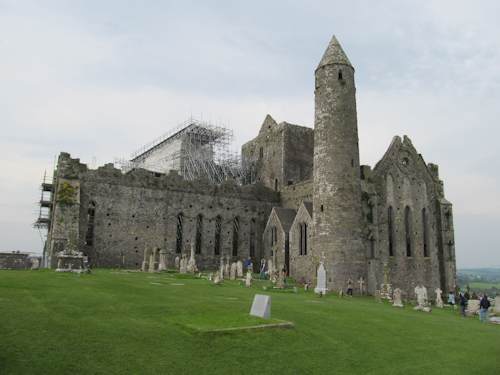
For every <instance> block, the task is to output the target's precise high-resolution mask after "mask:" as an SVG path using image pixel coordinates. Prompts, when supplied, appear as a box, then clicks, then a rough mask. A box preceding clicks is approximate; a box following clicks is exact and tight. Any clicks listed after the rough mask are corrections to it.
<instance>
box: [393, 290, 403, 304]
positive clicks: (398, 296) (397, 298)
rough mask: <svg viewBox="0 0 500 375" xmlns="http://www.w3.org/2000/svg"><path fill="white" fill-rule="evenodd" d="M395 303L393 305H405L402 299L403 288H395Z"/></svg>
mask: <svg viewBox="0 0 500 375" xmlns="http://www.w3.org/2000/svg"><path fill="white" fill-rule="evenodd" d="M392 298H393V301H394V302H393V303H392V306H394V307H404V306H403V301H402V300H401V289H399V288H396V289H394V293H393V297H392Z"/></svg>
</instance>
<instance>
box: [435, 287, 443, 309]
mask: <svg viewBox="0 0 500 375" xmlns="http://www.w3.org/2000/svg"><path fill="white" fill-rule="evenodd" d="M434 292H435V293H436V307H439V308H440V309H442V308H443V306H444V304H443V297H442V294H443V291H442V290H441V289H440V288H437V289H436V290H435V291H434Z"/></svg>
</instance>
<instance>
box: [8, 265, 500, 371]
mask: <svg viewBox="0 0 500 375" xmlns="http://www.w3.org/2000/svg"><path fill="white" fill-rule="evenodd" d="M264 284H267V282H258V283H256V285H255V286H254V287H252V288H251V289H247V288H245V287H243V286H241V285H239V282H227V281H226V282H225V283H224V285H223V286H214V285H212V284H210V283H209V282H208V281H207V280H204V279H195V278H191V277H186V276H181V275H178V274H170V273H168V274H143V273H132V272H120V271H108V270H97V271H94V273H92V274H90V275H82V276H78V275H74V274H57V273H55V272H52V271H47V270H44V271H0V374H2V375H6V374H51V375H52V374H197V375H203V374H219V375H220V374H259V375H260V374H280V375H288V374H349V375H357V374H363V375H364V374H405V375H406V374H419V375H420V374H426V375H429V374H441V375H442V374H445V375H446V374H450V375H451V374H453V375H456V374H467V375H470V374H481V375H483V374H484V375H489V374H491V375H493V374H499V373H500V371H499V369H500V326H495V325H492V324H481V323H480V322H479V321H478V320H477V319H475V318H460V317H459V316H458V313H457V312H456V311H453V310H450V309H444V310H438V309H436V310H433V311H432V313H430V314H426V313H422V312H416V311H413V310H412V309H411V307H406V308H404V309H397V308H393V307H392V306H390V305H388V304H380V303H377V302H375V301H374V299H373V298H369V297H365V298H359V297H358V298H343V299H340V298H338V297H337V296H333V295H328V296H326V297H323V298H318V297H317V296H315V295H314V294H313V293H311V292H307V293H306V292H304V291H302V290H301V291H299V293H297V294H295V293H283V292H272V291H267V292H264V291H263V290H262V286H263V285H264ZM255 293H267V294H269V295H271V296H272V316H273V318H274V319H278V320H285V321H292V322H293V323H294V324H295V328H291V329H264V330H257V331H239V332H234V333H229V334H227V333H226V334H219V333H206V332H207V331H210V330H212V329H220V328H227V327H242V326H248V325H254V324H259V323H262V320H260V319H257V318H250V317H249V316H248V311H249V308H250V305H251V301H252V298H253V296H254V294H255Z"/></svg>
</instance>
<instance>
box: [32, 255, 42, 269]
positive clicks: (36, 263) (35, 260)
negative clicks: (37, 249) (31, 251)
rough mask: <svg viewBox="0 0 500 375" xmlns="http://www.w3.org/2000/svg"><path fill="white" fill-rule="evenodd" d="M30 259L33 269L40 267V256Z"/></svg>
mask: <svg viewBox="0 0 500 375" xmlns="http://www.w3.org/2000/svg"><path fill="white" fill-rule="evenodd" d="M30 261H31V269H32V270H38V269H40V258H38V257H34V258H30Z"/></svg>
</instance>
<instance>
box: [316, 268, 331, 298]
mask: <svg viewBox="0 0 500 375" xmlns="http://www.w3.org/2000/svg"><path fill="white" fill-rule="evenodd" d="M327 291H328V289H327V287H326V270H325V266H324V264H323V260H321V261H320V262H319V266H318V271H317V272H316V288H314V293H316V294H325V293H326V292H327Z"/></svg>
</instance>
